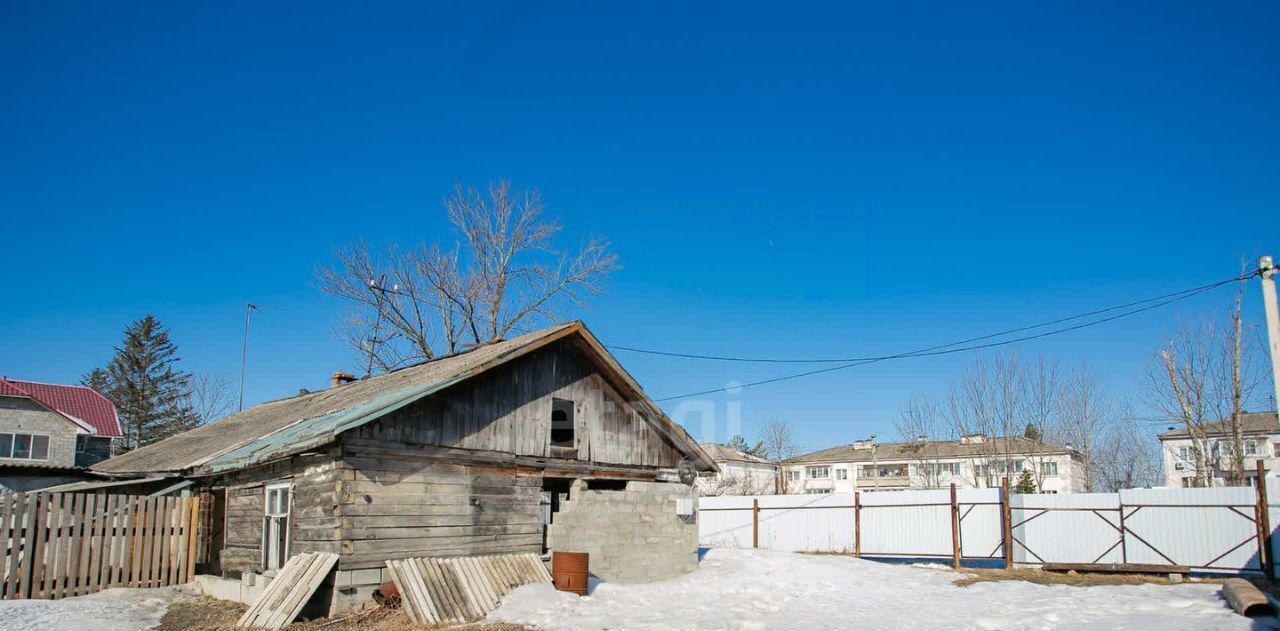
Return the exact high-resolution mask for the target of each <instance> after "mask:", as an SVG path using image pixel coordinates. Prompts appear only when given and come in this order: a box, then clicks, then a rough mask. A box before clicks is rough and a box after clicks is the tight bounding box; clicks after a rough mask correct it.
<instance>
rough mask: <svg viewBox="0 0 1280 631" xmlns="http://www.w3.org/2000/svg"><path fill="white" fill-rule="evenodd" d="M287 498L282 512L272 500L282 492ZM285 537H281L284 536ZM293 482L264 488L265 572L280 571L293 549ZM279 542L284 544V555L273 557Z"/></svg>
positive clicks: (263, 543)
mask: <svg viewBox="0 0 1280 631" xmlns="http://www.w3.org/2000/svg"><path fill="white" fill-rule="evenodd" d="M281 491H283V492H284V493H283V496H284V497H285V498H286V503H287V506H286V508H285V510H284V511H281V510H280V504H279V501H278V499H277V502H276V503H275V504H274V506H273V504H272V501H271V500H272V498H273V497H275V498H279V497H280V492H281ZM282 530H283V537H281V536H280V535H281V534H282V532H281V531H282ZM292 535H293V481H292V480H290V481H288V482H273V483H271V484H268V485H266V486H264V487H263V494H262V569H263V570H264V571H269V570H279V569H280V568H282V567H284V564H285V563H286V562H288V560H289V552H290V549H291V548H292V547H293V536H292ZM277 541H281V542H282V544H283V545H282V547H283V550H282V554H281V555H280V556H278V557H277V556H276V555H273V554H272V552H273V551H274V548H275V545H276V542H277Z"/></svg>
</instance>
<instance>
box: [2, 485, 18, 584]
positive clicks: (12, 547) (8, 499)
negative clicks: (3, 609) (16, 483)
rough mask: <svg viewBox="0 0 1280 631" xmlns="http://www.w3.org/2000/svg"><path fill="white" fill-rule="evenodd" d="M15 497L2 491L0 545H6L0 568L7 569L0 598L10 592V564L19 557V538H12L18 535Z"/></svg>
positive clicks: (11, 573) (12, 570)
mask: <svg viewBox="0 0 1280 631" xmlns="http://www.w3.org/2000/svg"><path fill="white" fill-rule="evenodd" d="M14 501H15V500H14V497H13V495H12V494H11V493H8V492H6V491H0V545H3V546H4V550H5V551H4V556H0V568H2V569H4V570H5V574H4V576H5V580H3V581H0V599H4V598H5V596H6V595H7V594H8V593H9V581H8V577H10V576H12V575H13V572H14V569H11V568H10V566H12V565H14V563H13V562H14V561H17V558H18V548H19V546H18V544H19V543H20V542H19V541H17V540H11V538H15V537H16V532H15V529H14V528H13V527H12V521H13V508H12V505H13V504H14Z"/></svg>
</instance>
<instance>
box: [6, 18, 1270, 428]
mask: <svg viewBox="0 0 1280 631" xmlns="http://www.w3.org/2000/svg"><path fill="white" fill-rule="evenodd" d="M467 4H474V5H475V6H474V7H472V8H469V9H467V10H465V11H460V10H459V9H457V8H456V7H452V8H445V7H440V8H432V7H428V6H426V4H425V3H406V4H404V5H399V6H396V5H393V4H390V3H379V4H365V5H361V6H359V7H357V6H354V5H351V4H350V3H342V4H333V5H329V6H325V5H324V4H322V3H307V4H302V3H293V4H291V3H265V4H264V3H260V2H239V3H237V2H228V3H204V4H200V3H161V2H149V3H125V2H118V3H102V2H86V3H65V2H22V3H17V2H12V1H5V2H3V3H0V77H2V78H3V94H4V96H3V98H0V120H3V124H0V149H2V151H0V208H2V209H3V221H2V222H0V226H3V231H2V232H3V235H4V237H3V240H2V241H0V243H3V246H2V247H0V264H2V265H3V271H4V277H5V292H4V296H5V298H4V300H3V303H2V304H0V340H3V342H2V343H0V373H3V374H6V375H8V376H10V377H14V378H26V379H35V380H45V381H54V382H70V381H74V380H76V379H77V378H78V377H79V375H80V374H81V373H83V372H85V371H87V370H88V369H90V368H92V367H94V366H97V365H101V364H103V363H104V362H106V361H107V360H108V358H109V357H110V354H111V349H112V346H113V345H115V344H116V343H117V342H118V340H119V336H120V331H121V329H122V328H123V326H124V325H125V324H126V323H127V322H128V321H130V320H133V319H136V318H138V317H141V316H142V315H144V314H146V313H154V314H155V315H157V316H158V317H159V318H161V319H162V320H163V321H164V322H165V323H166V324H168V325H170V326H171V327H172V330H173V336H174V338H175V340H176V341H177V343H178V344H179V345H180V348H181V350H182V352H183V356H184V363H185V365H186V367H187V368H188V369H190V370H195V371H202V372H214V373H225V374H228V375H231V376H233V377H234V376H235V375H236V374H237V371H238V364H239V356H240V327H241V318H242V314H243V305H244V303H245V302H249V301H252V302H255V303H259V304H262V305H267V306H270V307H275V308H278V309H285V310H284V311H280V310H276V311H268V312H264V313H263V314H261V316H260V317H258V318H257V319H256V321H255V323H254V332H253V339H252V347H251V355H250V367H249V384H248V389H247V397H246V398H247V400H248V401H249V402H259V401H263V400H267V399H271V398H277V397H280V396H286V395H290V394H292V393H294V392H296V391H297V389H298V388H300V387H308V388H312V389H315V388H319V387H323V386H324V385H325V383H326V380H327V375H328V374H329V373H331V372H332V371H334V370H336V369H350V368H354V367H355V366H354V362H353V360H352V356H351V354H350V352H349V351H348V350H347V349H345V348H344V347H343V346H342V345H341V344H339V343H338V342H337V341H335V339H334V338H333V336H332V335H331V328H332V325H333V323H334V312H335V308H336V305H334V304H333V303H332V302H331V301H329V300H328V299H327V298H325V297H323V296H321V295H319V294H318V292H317V291H315V290H314V288H313V287H312V271H313V269H314V267H315V266H316V265H317V264H318V263H321V262H323V261H325V260H327V257H328V256H329V252H330V249H331V248H332V247H333V246H335V245H338V244H342V243H345V242H348V241H350V240H353V239H356V238H360V237H364V238H367V239H369V240H371V241H373V242H383V241H385V240H388V239H394V240H399V241H401V242H404V243H416V242H419V241H422V240H439V239H449V238H451V236H450V234H449V232H448V231H447V228H446V226H445V225H444V222H443V217H442V212H441V210H440V202H441V199H442V198H443V197H444V196H445V195H446V194H447V193H448V192H449V190H450V189H451V187H452V186H453V184H454V183H455V182H462V183H464V184H469V185H476V186H482V185H484V184H485V183H486V182H487V181H489V180H491V179H494V178H508V179H510V180H512V182H513V183H514V185H515V186H517V187H529V188H538V189H540V190H542V191H543V193H544V196H545V198H546V200H547V202H548V204H549V209H550V212H551V214H553V215H554V216H556V217H558V218H559V219H560V220H561V221H562V222H563V223H564V225H565V226H566V230H565V233H564V235H563V236H564V237H565V242H566V243H572V242H575V241H577V240H578V239H580V238H582V237H583V236H585V235H586V234H588V233H591V232H594V233H598V234H601V235H605V236H608V237H609V238H610V239H611V240H612V241H613V244H614V247H615V249H616V252H617V253H618V254H619V255H620V257H621V262H622V264H623V265H624V269H623V270H621V271H620V272H618V273H617V274H616V275H615V276H614V277H613V279H612V281H611V282H610V283H609V285H608V294H607V295H606V296H605V297H603V298H601V299H600V300H599V301H598V302H597V304H596V306H595V308H593V309H592V310H591V311H589V312H587V313H583V314H575V315H580V316H581V317H582V318H583V319H585V320H586V321H587V323H588V325H589V326H590V327H591V328H592V330H593V331H595V332H596V333H597V334H598V335H599V336H600V337H601V338H602V339H603V340H604V341H605V342H606V343H617V344H628V345H635V346H648V347H656V348H663V349H674V350H685V351H695V352H708V353H725V354H755V355H777V354H789V355H831V354H836V355H862V354H879V353H888V352H895V351H900V350H904V349H912V348H917V347H920V346H927V345H931V344H934V343H940V342H946V341H951V340H954V339H957V338H963V337H968V336H971V335H977V334H981V333H985V332H989V331H992V330H996V329H1002V328H1007V327H1011V326H1016V325H1020V324H1026V323H1029V322H1035V321H1039V320H1043V319H1047V318H1051V317H1056V316H1060V315H1066V314H1071V313H1075V312H1078V311H1081V310H1086V309H1090V308H1094V307H1101V306H1107V305H1110V304H1113V303H1117V302H1124V301H1127V300H1131V299H1134V298H1139V297H1145V296H1148V295H1153V294H1159V293H1163V292H1167V291H1173V290H1177V289H1182V288H1184V287H1189V286H1193V285H1198V284H1201V283H1205V282H1209V281H1213V280H1218V279H1221V278H1226V277H1229V276H1231V275H1233V274H1235V273H1236V272H1237V271H1238V270H1239V266H1240V261H1241V258H1242V257H1244V258H1246V259H1248V260H1250V261H1252V260H1253V259H1254V258H1255V257H1256V256H1257V255H1259V254H1264V253H1274V254H1277V255H1280V241H1278V240H1277V239H1276V238H1275V237H1276V235H1277V231H1276V229H1275V216H1276V213H1277V211H1278V210H1280V68H1278V62H1280V37H1277V36H1276V33H1277V32H1278V31H1280V5H1278V4H1276V3H1274V2H1262V3H1243V2H1233V3H1214V4H1221V5H1222V6H1210V4H1211V3H1203V2H1193V3H1164V2H1160V3H1157V2H1139V3H1126V4H1127V6H1115V5H1117V4H1119V3H1102V2H1098V3H1060V4H1053V5H1050V4H1048V3H1034V4H1035V5H1036V6H1029V5H1028V4H1027V3H1008V4H980V5H977V4H969V3H963V4H961V3H936V4H929V3H867V4H865V5H863V6H861V7H854V8H849V7H844V8H836V7H827V8H818V7H808V8H803V9H797V8H793V7H788V8H781V5H773V6H757V7H750V6H747V5H746V4H745V3H725V4H723V5H718V6H714V5H711V4H703V5H700V6H698V7H690V6H687V4H688V3H672V4H667V5H652V6H649V7H644V8H641V7H631V6H629V5H625V4H623V3H611V4H610V6H608V7H602V6H599V4H598V3H581V4H539V3H529V2H516V3H501V4H498V3H486V4H480V3H467ZM1229 298H1230V292H1229V291H1220V292H1218V293H1215V294H1213V295H1212V296H1207V297H1204V298H1202V299H1197V300H1194V301H1191V302H1188V303H1183V304H1181V305H1179V306H1178V307H1177V308H1176V309H1163V310H1160V311H1156V312H1153V313H1149V314H1145V315H1143V316H1140V317H1135V318H1132V319H1129V320H1125V321H1122V322H1118V323H1115V324H1112V325H1108V326H1104V327H1098V328H1094V329H1090V330H1087V331H1082V332H1078V333H1075V334H1071V335H1067V336H1063V337H1060V338H1055V339H1052V340H1046V341H1044V342H1039V343H1029V344H1026V345H1024V346H1023V347H1022V349H1021V350H1022V352H1023V353H1028V354H1030V353H1037V352H1044V353H1047V354H1051V355H1053V356H1056V357H1059V358H1060V359H1062V360H1063V361H1064V362H1067V363H1075V362H1079V361H1087V362H1088V363H1090V364H1091V365H1093V366H1094V367H1096V368H1097V369H1098V370H1099V371H1100V372H1102V373H1103V374H1104V375H1105V376H1106V378H1107V380H1108V382H1109V383H1110V385H1111V386H1112V387H1113V388H1114V389H1115V390H1116V391H1117V392H1119V393H1121V394H1125V393H1131V392H1133V390H1134V387H1135V381H1136V379H1137V378H1138V376H1139V375H1141V374H1142V372H1143V370H1144V367H1145V366H1146V363H1147V362H1148V361H1149V358H1150V356H1151V354H1152V352H1153V351H1154V349H1156V348H1157V347H1158V346H1159V345H1160V344H1161V342H1162V340H1163V339H1166V338H1167V336H1168V334H1169V331H1170V330H1171V328H1172V327H1173V325H1174V323H1175V322H1176V319H1177V317H1179V316H1180V315H1181V316H1183V317H1186V316H1192V315H1195V314H1197V313H1201V312H1210V311H1212V310H1214V309H1217V310H1219V311H1222V310H1224V309H1225V308H1226V306H1227V304H1228V301H1229ZM1248 298H1249V301H1250V302H1249V309H1250V313H1249V315H1251V316H1257V315H1259V310H1260V303H1259V301H1258V299H1257V296H1256V286H1255V287H1252V288H1251V292H1250V294H1249V296H1248ZM619 357H620V359H621V360H622V362H623V363H624V365H625V366H627V368H628V369H630V370H631V372H632V373H633V374H635V375H636V376H637V378H639V379H640V381H641V383H642V384H643V385H644V386H645V387H646V389H647V390H648V391H649V392H650V394H652V395H654V396H658V397H660V396H664V395H670V394H678V393H682V392H686V391H689V390H697V389H703V388H707V387H717V386H722V385H724V384H726V383H728V382H730V381H734V380H736V381H743V382H745V381H751V380H755V379H761V378H767V377H771V376H775V375H779V374H785V373H788V372H791V371H794V370H796V369H795V367H790V366H744V365H725V364H713V363H702V362H693V361H682V360H674V359H662V358H652V357H644V356H636V355H631V354H621V353H620V354H619ZM970 360H971V357H968V356H958V357H950V358H937V359H920V360H913V361H906V362H897V363H885V364H879V365H876V366H871V367H866V368H855V369H851V370H848V371H842V372H837V373H833V374H829V375H824V376H821V377H815V378H811V379H805V380H799V381H792V382H788V383H785V384H778V385H773V386H765V387H761V388H757V389H748V390H745V391H743V392H741V393H740V394H738V395H736V396H729V397H711V398H710V399H709V400H710V401H712V402H713V403H715V404H716V405H718V406H719V408H718V409H720V410H721V412H722V415H721V418H723V410H725V409H726V408H725V402H726V401H733V402H737V403H740V404H741V409H742V414H743V421H744V424H745V430H746V433H748V434H751V433H752V432H753V429H754V428H755V427H756V426H757V425H758V424H759V423H761V422H762V421H764V420H765V419H768V418H770V417H773V416H779V417H784V418H787V419H790V420H791V421H792V422H793V423H794V424H796V425H797V427H798V428H799V429H800V432H801V436H802V438H803V442H804V443H805V445H806V446H807V447H820V446H827V445H833V444H839V443H847V442H849V441H851V440H854V439H857V438H860V437H863V436H865V435H867V434H871V433H878V434H879V435H880V436H882V437H884V436H889V435H891V434H892V423H893V420H894V418H895V416H896V414H897V410H898V407H899V405H900V404H901V403H902V401H903V400H904V399H905V398H906V397H908V396H909V395H911V394H913V393H929V392H934V393H937V392H940V391H941V390H942V389H943V387H944V386H945V384H946V382H947V381H948V380H949V379H951V378H952V377H954V376H955V375H956V374H957V373H958V372H959V370H960V369H961V368H962V367H963V366H964V365H965V363H966V362H968V361H970ZM667 409H668V410H669V411H673V412H674V411H676V408H675V407H674V406H668V408H667ZM677 420H683V421H685V422H686V423H687V424H688V425H689V429H690V430H692V431H694V433H695V434H700V435H701V436H700V437H702V438H706V439H720V440H723V439H724V438H725V436H723V435H718V434H722V433H723V430H722V429H721V430H711V431H707V432H704V431H703V428H702V426H701V424H700V423H698V422H697V419H696V418H692V417H690V418H684V419H677Z"/></svg>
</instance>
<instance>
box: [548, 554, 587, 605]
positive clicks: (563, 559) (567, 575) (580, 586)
mask: <svg viewBox="0 0 1280 631" xmlns="http://www.w3.org/2000/svg"><path fill="white" fill-rule="evenodd" d="M589 565H590V557H589V555H588V554H587V553H586V552H552V553H551V579H552V580H554V581H555V583H556V589H558V590H560V591H562V592H573V593H575V594H577V595H579V596H586V595H587V567H588V566H589Z"/></svg>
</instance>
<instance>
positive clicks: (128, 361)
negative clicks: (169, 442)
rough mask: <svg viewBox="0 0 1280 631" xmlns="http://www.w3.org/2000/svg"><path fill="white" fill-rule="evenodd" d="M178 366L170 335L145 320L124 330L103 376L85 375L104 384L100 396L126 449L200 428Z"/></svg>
mask: <svg viewBox="0 0 1280 631" xmlns="http://www.w3.org/2000/svg"><path fill="white" fill-rule="evenodd" d="M178 361H179V358H178V348H177V347H176V346H174V344H173V341H172V340H170V339H169V331H168V330H167V329H165V328H164V326H163V325H162V324H160V321H159V320H157V319H156V318H155V317H154V316H151V315H148V316H146V317H144V318H143V319H141V320H138V321H136V322H133V323H131V324H130V325H129V326H127V327H125V330H124V341H123V342H122V343H121V345H120V346H119V347H117V348H116V351H115V356H114V357H113V358H112V359H111V363H109V364H108V365H107V369H106V371H105V375H104V374H102V373H103V371H102V370H101V369H97V370H94V371H92V372H90V373H89V374H88V375H86V376H85V380H86V381H88V380H94V381H95V383H99V384H105V385H106V387H107V391H106V392H102V394H103V395H104V396H106V397H107V398H108V399H111V401H112V402H113V403H115V404H116V409H117V411H118V412H119V415H120V425H121V426H122V429H123V430H124V438H123V439H121V441H120V442H121V446H122V447H123V449H124V450H126V451H127V450H130V449H135V448H137V447H141V446H143V445H147V444H150V443H154V442H156V441H158V440H161V439H164V438H167V437H169V436H172V435H174V434H177V433H178V432H182V431H186V430H188V429H191V428H193V427H195V426H196V425H198V424H199V416H198V415H197V414H196V412H195V410H193V409H192V406H191V397H190V390H191V375H190V374H189V373H187V372H184V371H182V370H181V369H179V368H178V366H177V363H178ZM104 377H105V378H104ZM86 385H88V384H87V383H86Z"/></svg>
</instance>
